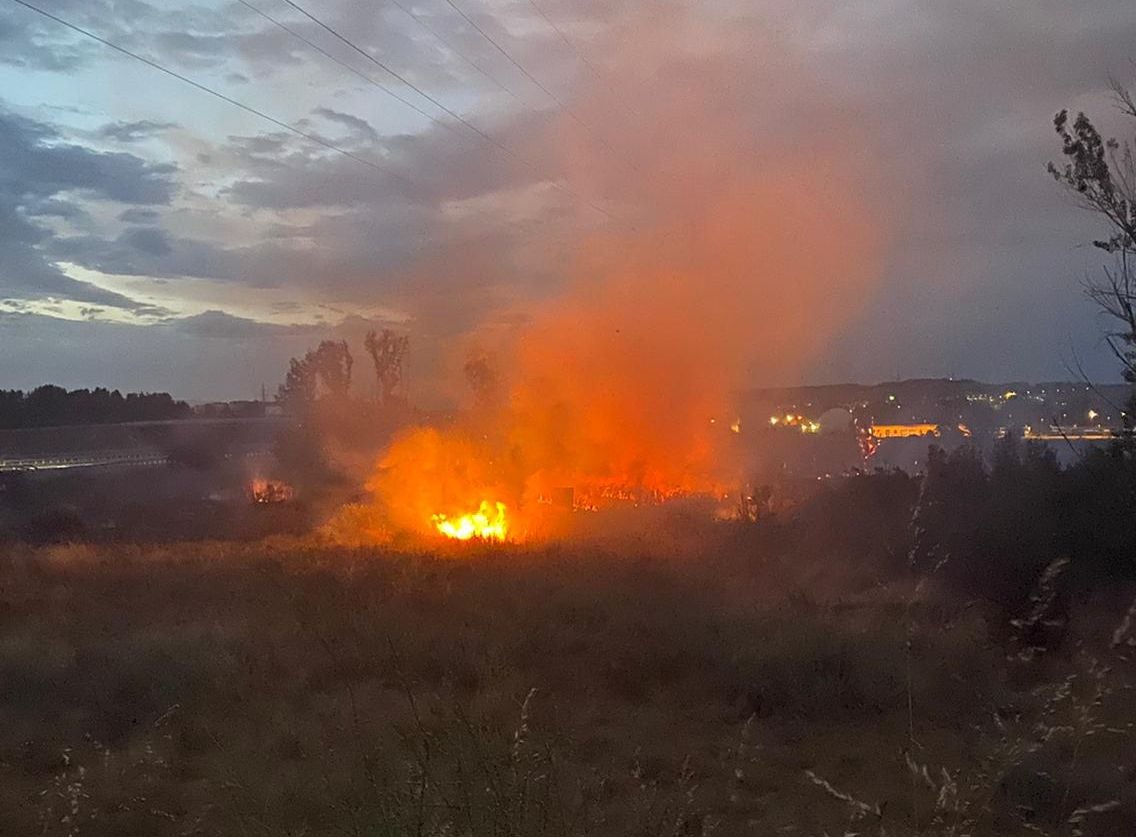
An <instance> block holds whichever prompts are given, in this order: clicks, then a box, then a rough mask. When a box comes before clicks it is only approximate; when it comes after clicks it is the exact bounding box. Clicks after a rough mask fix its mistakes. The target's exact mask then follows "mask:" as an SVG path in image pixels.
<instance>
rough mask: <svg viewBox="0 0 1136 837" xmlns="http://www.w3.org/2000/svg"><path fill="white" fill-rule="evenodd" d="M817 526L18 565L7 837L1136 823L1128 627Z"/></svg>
mask: <svg viewBox="0 0 1136 837" xmlns="http://www.w3.org/2000/svg"><path fill="white" fill-rule="evenodd" d="M662 534H664V535H665V534H666V533H665V532H664V533H662ZM806 535H807V533H804V532H801V531H798V532H796V533H795V534H794V533H792V532H786V531H781V530H779V531H773V532H770V531H764V530H762V529H761V528H760V527H757V528H753V527H749V528H744V529H743V528H738V527H732V526H725V525H722V526H710V525H706V526H704V528H703V530H702V531H700V532H698V533H697V537H694V538H691V539H689V540H688V541H687V542H686V543H685V545H684V547H683V548H682V549H679V550H669V551H664V550H661V549H658V548H655V547H654V546H652V544H651V543H649V542H647V541H645V540H638V541H636V540H629V541H628V542H625V543H624V544H623V545H622V546H621V547H620V548H619V549H618V551H612V550H611V549H610V548H603V547H599V546H594V545H593V546H588V545H584V544H580V545H575V546H569V545H565V546H552V547H547V548H542V547H530V548H521V547H510V548H503V549H491V548H488V547H474V548H472V549H458V550H453V551H447V552H446V554H443V555H429V554H408V553H390V552H384V551H379V550H372V551H347V550H337V549H334V548H330V547H321V546H317V545H314V544H313V543H311V542H304V541H299V540H278V541H267V542H259V543H245V544H226V543H196V544H185V545H173V546H161V547H149V548H142V547H126V546H119V545H108V546H103V547H86V546H55V547H43V548H38V549H33V548H30V547H29V548H25V547H12V548H9V549H8V550H7V552H6V554H5V557H4V561H3V562H0V630H2V634H0V684H2V687H0V823H3V826H2V828H0V831H2V832H3V833H4V834H12V835H25V834H26V835H41V834H42V835H58V834H82V835H192V834H210V835H245V834H247V835H269V834H271V835H276V834H281V835H284V834H289V835H325V834H328V835H330V834H348V835H403V834H409V835H423V836H425V835H430V836H431V837H433V836H434V835H477V836H478V837H480V835H517V837H522V835H575V834H602V835H607V834H610V835H692V834H709V833H719V834H762V835H764V834H809V835H821V834H830V835H837V834H840V835H843V834H854V833H855V834H879V833H886V834H896V835H903V834H936V835H938V834H943V835H947V834H952V835H962V834H990V835H994V834H1027V833H1043V834H1062V835H1066V834H1067V835H1075V834H1081V833H1083V834H1100V835H1121V834H1132V833H1133V831H1134V829H1136V781H1134V779H1136V767H1134V766H1136V746H1134V743H1133V740H1132V738H1131V736H1130V732H1131V729H1130V727H1131V719H1132V718H1133V711H1132V701H1133V697H1132V691H1131V684H1132V680H1131V678H1130V676H1129V675H1130V674H1131V669H1130V668H1129V667H1128V666H1129V663H1128V662H1126V660H1125V658H1124V657H1123V655H1122V653H1121V652H1123V651H1130V650H1131V648H1130V645H1131V641H1130V635H1129V634H1128V633H1127V632H1126V631H1127V630H1128V626H1127V625H1126V624H1118V620H1117V619H1116V618H1115V617H1116V614H1115V613H1112V612H1111V610H1110V609H1109V608H1106V607H1103V606H1101V607H1096V606H1094V605H1093V604H1092V603H1091V602H1087V603H1084V604H1083V605H1081V606H1080V609H1079V611H1078V613H1079V615H1077V616H1074V617H1073V619H1072V622H1071V623H1070V625H1069V626H1067V627H1066V628H1065V629H1064V631H1065V635H1064V638H1063V639H1062V641H1061V642H1060V643H1055V644H1054V645H1055V647H1053V648H1051V649H1050V650H1046V651H1040V652H1031V651H1029V650H1028V647H1027V645H1028V643H1025V642H1024V641H1023V640H1022V637H1020V636H1015V631H1016V630H1018V632H1019V633H1022V632H1025V631H1027V630H1031V631H1034V632H1035V633H1036V632H1037V631H1042V630H1044V627H1045V626H1044V625H1036V624H1034V625H1030V624H1027V625H1025V626H1022V625H1019V626H1018V627H1017V628H1015V627H1014V626H1011V625H1009V624H1008V623H1002V622H1001V621H1000V617H999V616H997V615H996V614H993V613H991V612H990V610H989V608H987V607H986V606H984V605H982V604H979V603H975V602H972V601H968V600H965V599H964V598H963V597H961V596H958V595H956V594H953V593H949V592H948V591H946V590H944V589H940V588H938V587H936V585H935V584H933V583H923V584H919V583H918V582H917V581H914V580H913V579H905V578H903V577H902V576H903V573H902V572H899V571H894V570H891V571H888V572H886V573H885V572H883V571H881V569H880V567H878V566H877V567H870V566H858V567H857V566H851V567H850V566H849V565H848V564H847V562H846V561H845V563H843V564H842V563H841V562H840V559H839V556H836V555H834V554H827V555H819V554H812V555H810V554H803V553H800V552H798V551H797V550H798V548H801V547H802V546H803V545H805V544H807V543H808V542H809V538H808V537H807V536H806ZM676 542H677V541H676ZM664 553H666V554H664ZM913 581H914V583H913ZM805 591H808V592H807V593H806V592H805ZM1039 601H1040V603H1041V606H1043V607H1044V605H1045V601H1044V594H1043V595H1042V596H1041V598H1040V599H1039ZM1028 621H1029V619H1028V617H1027V619H1026V622H1028Z"/></svg>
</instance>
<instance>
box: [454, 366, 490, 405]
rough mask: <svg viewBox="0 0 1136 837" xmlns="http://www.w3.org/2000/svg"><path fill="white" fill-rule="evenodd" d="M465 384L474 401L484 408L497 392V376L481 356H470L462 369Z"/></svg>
mask: <svg viewBox="0 0 1136 837" xmlns="http://www.w3.org/2000/svg"><path fill="white" fill-rule="evenodd" d="M462 371H463V372H464V373H465V379H466V382H467V383H468V384H469V388H470V389H471V390H473V398H474V401H475V402H476V403H477V404H478V405H479V406H484V405H485V404H487V403H488V402H489V401H491V400H492V399H493V396H494V393H495V392H496V390H497V375H496V374H495V373H494V372H493V367H492V366H491V365H490V363H489V358H487V357H486V356H485V355H483V354H474V355H470V357H469V359H468V360H466V362H465V365H464V366H463V367H462Z"/></svg>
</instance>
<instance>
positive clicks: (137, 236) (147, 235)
mask: <svg viewBox="0 0 1136 837" xmlns="http://www.w3.org/2000/svg"><path fill="white" fill-rule="evenodd" d="M118 240H119V241H120V242H122V243H123V244H126V245H128V246H130V247H132V248H134V249H135V250H137V251H138V252H139V253H142V254H143V255H146V256H154V257H157V258H161V257H162V256H166V255H169V254H170V252H171V251H172V250H173V247H172V246H171V245H170V238H169V236H168V235H166V233H165V231H164V230H161V229H159V228H157V227H136V228H134V229H130V230H127V231H126V232H124V233H123V234H122V235H120V236H119V237H118Z"/></svg>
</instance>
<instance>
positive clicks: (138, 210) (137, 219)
mask: <svg viewBox="0 0 1136 837" xmlns="http://www.w3.org/2000/svg"><path fill="white" fill-rule="evenodd" d="M160 217H161V216H160V215H159V214H158V213H157V212H156V211H155V210H153V209H145V208H143V207H140V206H132V207H130V208H129V209H124V210H122V212H120V213H118V220H119V221H124V222H125V223H127V224H153V223H155V222H157V220H158V218H160Z"/></svg>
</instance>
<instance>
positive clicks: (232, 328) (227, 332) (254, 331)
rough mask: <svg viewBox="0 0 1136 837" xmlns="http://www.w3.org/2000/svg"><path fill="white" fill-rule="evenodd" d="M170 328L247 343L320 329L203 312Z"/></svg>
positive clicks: (313, 332)
mask: <svg viewBox="0 0 1136 837" xmlns="http://www.w3.org/2000/svg"><path fill="white" fill-rule="evenodd" d="M172 325H173V327H174V328H176V329H177V330H178V331H179V332H181V333H183V334H190V335H194V336H197V337H208V338H221V339H226V340H249V339H256V338H265V337H279V336H283V335H305V334H315V333H318V332H319V331H321V330H326V329H320V328H317V327H316V326H310V325H278V324H275V323H264V322H260V321H258V320H252V319H248V318H247V317H235V316H233V315H232V314H226V313H225V312H224V311H216V310H210V311H203V312H201V313H200V314H195V315H193V316H192V317H182V318H179V319H176V320H173V321H172Z"/></svg>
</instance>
